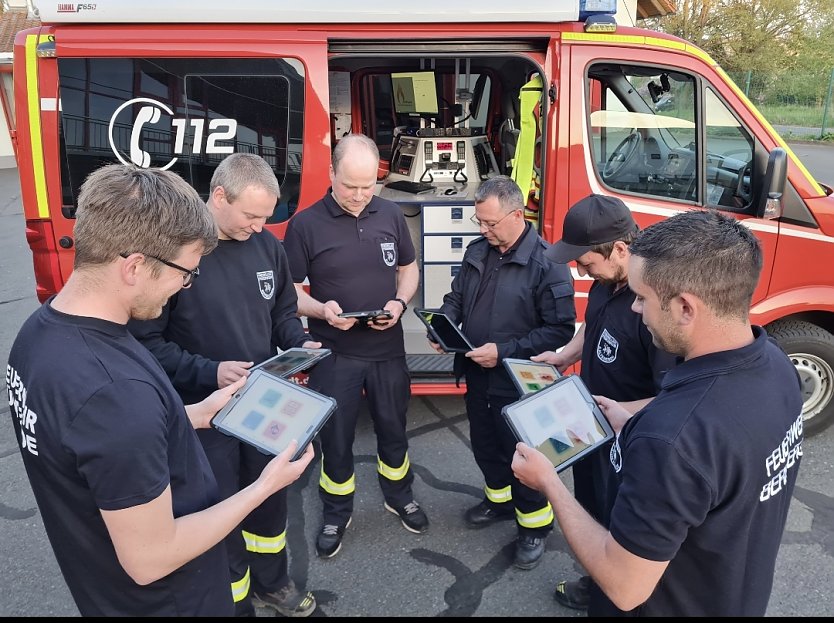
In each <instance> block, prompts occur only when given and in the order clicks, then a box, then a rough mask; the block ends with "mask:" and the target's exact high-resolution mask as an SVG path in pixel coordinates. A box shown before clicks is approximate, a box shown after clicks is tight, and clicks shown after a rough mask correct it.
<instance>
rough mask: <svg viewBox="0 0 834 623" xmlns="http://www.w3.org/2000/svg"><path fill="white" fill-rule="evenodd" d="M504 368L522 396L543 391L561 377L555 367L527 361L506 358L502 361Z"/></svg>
mask: <svg viewBox="0 0 834 623" xmlns="http://www.w3.org/2000/svg"><path fill="white" fill-rule="evenodd" d="M504 367H505V368H506V369H507V372H509V373H510V378H511V379H512V381H513V383H515V386H516V389H518V393H519V394H521V395H522V396H524V395H526V394H533V393H535V392H537V391H539V390H541V389H544V388H545V387H547V386H548V385H551V384H552V383H554V382H555V381H556V379H558V378H560V377H561V376H562V375H561V374H559V371H558V370H557V369H556V367H555V366H552V365H550V364H549V363H543V362H536V361H530V360H529V359H512V358H509V357H507V358H506V359H504Z"/></svg>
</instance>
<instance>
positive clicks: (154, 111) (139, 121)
mask: <svg viewBox="0 0 834 623" xmlns="http://www.w3.org/2000/svg"><path fill="white" fill-rule="evenodd" d="M139 103H144V104H150V105H149V106H142V108H140V109H139V113H138V114H137V115H136V119H134V121H133V126H132V128H131V130H130V150H129V152H130V161H127V160H126V159H125V158H124V156H122V154H121V152H120V151H119V150H118V149H117V148H116V141H115V140H114V138H113V129H114V127H115V122H116V118H117V117H118V116H119V113H120V112H122V110H124V109H125V108H127V107H128V106H133V105H134V104H139ZM160 109H162V110H164V111H165V112H166V113H168V114H169V115H170V116H171V117H173V116H174V111H172V110H171V109H170V108H168V107H167V106H166V105H165V104H163V103H162V102H158V101H156V100H152V99H149V98H147V97H137V98H136V99H132V100H130V101H127V102H125V103H124V104H122V105H121V106H119V107H118V108H117V109H116V112H114V113H113V116H112V117H110V127H109V128H108V138H109V139H110V149H112V150H113V153H114V154H116V158H118V159H119V162H121V163H122V164H134V165H136V166H137V167H142V168H143V169H147V168H148V167H150V166H151V155H150V154H149V153H148V152H147V151H145V150H143V149H142V147H141V146H140V141H141V138H142V130H143V129H144V127H145V125H146V124H154V123H158V122H159V120H160V119H161V118H162V113H161V112H160ZM176 161H177V159H176V158H171V160H170V162H168V164H166V165H165V166H163V167H160V168H161V169H163V170H165V169H169V168H171V167H172V166H173V165H174V163H175V162H176Z"/></svg>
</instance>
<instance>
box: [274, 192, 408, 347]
mask: <svg viewBox="0 0 834 623" xmlns="http://www.w3.org/2000/svg"><path fill="white" fill-rule="evenodd" d="M330 191H331V189H328V190H327V194H326V195H325V196H324V197H323V198H322V199H321V200H320V201H317V202H316V203H314V204H313V205H312V206H310V207H309V208H307V209H306V210H301V211H299V212H296V214H295V215H294V216H293V217H292V218H291V219H290V222H289V225H288V227H287V233H286V236H285V238H284V249H285V250H286V252H287V258H288V259H289V263H290V273H291V274H292V280H293V282H295V283H302V282H303V281H304V280H305V279H308V280H309V283H310V295H311V296H312V297H313V298H315V299H316V300H319V301H321V302H325V301H329V300H334V301H337V302H338V303H339V305H341V306H342V309H343V310H344V311H347V312H349V311H363V310H368V309H380V308H381V307H383V306H384V305H385V303H387V302H388V301H390V300H391V299H393V298H395V297H396V296H397V270H398V267H399V266H405V265H407V264H411V263H412V262H413V261H414V260H415V257H416V254H415V251H414V244H413V243H412V241H411V234H410V232H409V230H408V225H407V224H406V222H405V217H404V216H403V213H402V210H401V209H400V207H399V206H398V205H397V204H396V203H394V202H393V201H388V200H387V199H381V198H379V197H374V198H373V199H371V202H370V203H369V204H368V205H367V206H366V207H365V209H364V210H362V212H361V213H360V214H359V216H358V217H355V216H353V215H351V214H348V213H347V212H345V211H344V210H342V208H341V207H340V206H339V204H337V203H336V201H335V200H334V199H333V197H332V195H331V194H330ZM308 328H309V330H310V334H311V335H312V336H313V337H314V338H315V339H316V340H320V341H321V342H322V344H323V345H324V346H325V347H326V348H330V349H331V350H333V352H336V353H339V354H342V355H347V356H349V357H356V358H357V359H365V360H368V361H384V360H386V359H390V358H392V357H398V356H404V355H405V346H404V344H403V330H402V323H397V324H396V326H394V327H391V328H390V329H387V330H385V331H376V330H374V329H369V328H367V327H366V326H364V324H362V323H357V325H356V326H354V327H353V328H352V329H350V330H348V331H341V330H339V329H336V328H335V327H332V326H330V325H329V324H328V323H327V322H326V321H325V320H318V319H316V318H310V319H309V323H308Z"/></svg>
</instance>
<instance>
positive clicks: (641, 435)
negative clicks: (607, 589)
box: [610, 327, 802, 617]
mask: <svg viewBox="0 0 834 623" xmlns="http://www.w3.org/2000/svg"><path fill="white" fill-rule="evenodd" d="M753 336H754V338H755V339H754V341H753V342H752V343H751V344H749V345H747V346H744V347H742V348H737V349H734V350H727V351H720V352H715V353H710V354H706V355H702V356H700V357H695V358H693V359H690V360H687V361H684V362H682V363H679V364H678V365H677V366H675V367H674V368H672V369H671V370H669V372H668V373H667V374H666V376H664V378H663V382H662V390H661V392H660V393H659V394H658V396H657V398H655V399H654V400H653V401H652V402H651V403H649V405H648V406H647V407H646V408H645V409H643V410H642V411H639V412H638V413H637V414H636V415H635V416H634V417H632V418H631V419H630V420H629V421H628V422H627V423H626V425H625V426H624V427H623V430H622V431H621V433H620V435H619V437H618V438H617V441H616V442H615V444H614V449H613V451H612V453H611V459H612V464H613V465H614V467H615V470H616V471H617V473H618V478H619V480H620V488H619V493H618V494H617V501H616V503H615V504H614V509H613V510H612V513H611V527H610V530H611V535H612V536H613V537H614V539H615V540H616V541H617V543H619V544H620V545H621V546H622V547H624V548H625V549H627V550H628V551H629V552H631V553H632V554H634V555H636V556H640V557H641V558H646V559H648V560H657V561H671V562H669V566H668V567H667V568H666V571H665V572H664V573H663V577H662V578H661V580H660V583H659V584H658V585H657V588H655V590H654V592H653V593H652V595H651V596H650V597H649V599H648V600H647V601H646V602H645V603H644V604H642V605H641V606H639V607H638V608H637V609H636V610H635V611H634V614H639V615H642V616H679V617H683V616H701V617H703V616H737V617H747V616H755V617H761V616H764V614H765V611H766V609H767V603H768V598H769V597H770V592H771V588H772V585H773V573H774V569H775V565H776V555H777V553H778V551H779V543H780V542H781V539H782V532H783V530H784V528H785V521H786V519H787V515H788V508H789V506H790V502H791V495H792V492H793V488H794V485H795V484H796V475H797V472H798V471H799V462H800V458H801V456H802V395H801V392H800V382H799V377H798V374H797V372H796V369H795V368H794V367H793V365H792V364H791V362H790V360H789V359H788V357H787V356H786V355H785V353H784V352H783V351H782V350H781V349H780V348H779V346H778V345H777V344H776V343H775V342H773V341H772V340H770V339H769V338H768V337H767V334H766V333H765V331H764V329H762V328H761V327H753Z"/></svg>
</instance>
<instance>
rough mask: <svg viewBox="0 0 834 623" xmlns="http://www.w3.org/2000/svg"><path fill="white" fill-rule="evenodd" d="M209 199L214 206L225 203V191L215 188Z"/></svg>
mask: <svg viewBox="0 0 834 623" xmlns="http://www.w3.org/2000/svg"><path fill="white" fill-rule="evenodd" d="M211 199H212V202H213V203H214V204H215V205H219V203H220V202H221V201H226V189H225V188H223V187H222V186H217V187H216V188H215V189H214V190H213V191H211Z"/></svg>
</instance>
